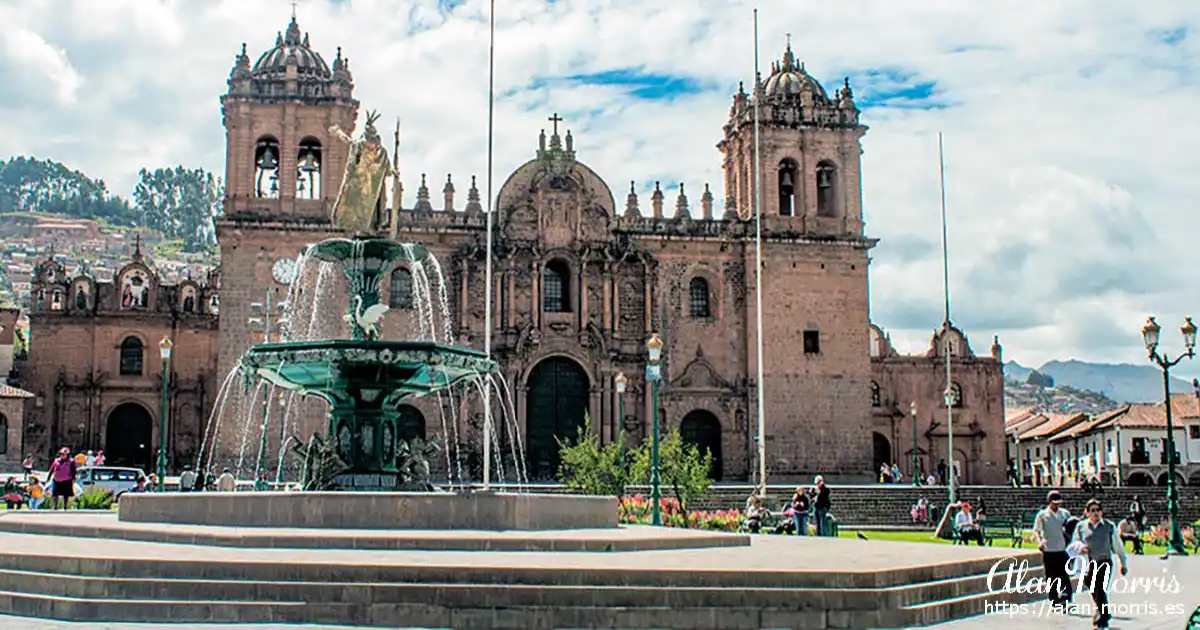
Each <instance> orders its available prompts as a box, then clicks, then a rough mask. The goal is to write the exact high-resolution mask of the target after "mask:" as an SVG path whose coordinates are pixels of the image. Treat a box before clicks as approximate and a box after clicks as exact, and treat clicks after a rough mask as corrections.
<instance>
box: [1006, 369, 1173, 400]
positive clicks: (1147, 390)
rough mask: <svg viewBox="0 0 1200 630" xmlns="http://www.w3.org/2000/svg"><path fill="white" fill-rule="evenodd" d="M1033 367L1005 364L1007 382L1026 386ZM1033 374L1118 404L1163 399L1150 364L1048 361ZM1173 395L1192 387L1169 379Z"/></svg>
mask: <svg viewBox="0 0 1200 630" xmlns="http://www.w3.org/2000/svg"><path fill="white" fill-rule="evenodd" d="M1034 371H1035V370H1034V368H1028V367H1025V366H1023V365H1021V364H1019V363H1017V362H1016V361H1009V362H1008V363H1005V364H1004V377H1005V380H1008V381H1016V382H1017V383H1022V384H1023V383H1025V382H1026V381H1027V380H1028V379H1029V375H1030V373H1032V372H1034ZM1036 371H1038V372H1041V373H1042V374H1045V375H1046V376H1049V377H1051V378H1053V379H1054V384H1055V385H1057V386H1059V387H1069V388H1073V389H1077V390H1083V391H1092V392H1097V393H1100V394H1103V395H1104V396H1106V397H1108V398H1111V399H1113V400H1116V401H1118V402H1158V401H1161V400H1162V398H1163V389H1162V387H1163V386H1162V371H1161V370H1159V369H1158V368H1156V367H1154V366H1152V365H1130V364H1128V363H1122V364H1113V363H1089V362H1087V361H1078V360H1075V359H1072V360H1070V361H1049V362H1047V363H1045V364H1044V365H1042V366H1041V367H1039V368H1036ZM1171 391H1172V392H1189V391H1192V384H1191V383H1190V382H1188V381H1186V380H1184V379H1181V378H1174V377H1172V378H1171Z"/></svg>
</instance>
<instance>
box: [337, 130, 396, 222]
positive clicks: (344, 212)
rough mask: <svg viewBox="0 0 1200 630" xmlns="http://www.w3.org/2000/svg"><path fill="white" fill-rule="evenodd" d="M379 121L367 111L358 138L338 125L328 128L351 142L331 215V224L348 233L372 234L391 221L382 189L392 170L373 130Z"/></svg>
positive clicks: (381, 144) (392, 172) (385, 151)
mask: <svg viewBox="0 0 1200 630" xmlns="http://www.w3.org/2000/svg"><path fill="white" fill-rule="evenodd" d="M378 120H379V114H378V112H374V111H370V112H367V125H366V128H365V129H364V130H363V135H362V138H360V139H358V140H355V139H354V138H351V137H350V136H348V135H346V132H344V131H342V129H341V127H338V126H337V125H334V126H332V127H330V128H329V132H330V133H332V134H334V135H335V136H337V137H338V138H341V139H342V141H343V142H346V143H347V144H349V145H350V156H349V158H348V159H347V161H346V174H345V176H344V177H343V178H342V186H341V188H340V189H339V190H338V196H337V200H336V201H335V202H334V203H333V213H332V217H331V218H332V220H333V224H334V226H336V227H338V228H341V229H342V230H345V231H346V232H347V233H349V234H350V235H351V236H369V235H374V234H377V233H379V232H380V231H382V230H384V229H386V228H387V227H388V225H389V223H390V222H389V220H388V219H389V217H388V211H387V203H386V199H385V195H384V190H385V188H386V183H387V179H388V177H391V176H393V175H394V174H395V171H394V170H393V168H392V164H391V162H389V161H388V154H387V149H385V148H384V147H383V142H382V141H381V139H380V137H379V132H378V131H376V130H375V122H376V121H378Z"/></svg>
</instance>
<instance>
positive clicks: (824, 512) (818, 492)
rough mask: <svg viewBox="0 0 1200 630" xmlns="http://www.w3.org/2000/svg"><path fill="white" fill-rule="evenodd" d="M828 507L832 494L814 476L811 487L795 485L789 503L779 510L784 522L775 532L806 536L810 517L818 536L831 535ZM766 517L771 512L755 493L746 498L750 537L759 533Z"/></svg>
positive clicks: (823, 479)
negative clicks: (781, 512) (794, 490)
mask: <svg viewBox="0 0 1200 630" xmlns="http://www.w3.org/2000/svg"><path fill="white" fill-rule="evenodd" d="M831 506H832V495H831V493H830V491H829V486H827V485H825V478H824V477H822V476H820V475H818V476H817V477H816V478H815V479H813V485H812V487H810V488H805V487H803V486H797V488H796V492H795V493H794V494H793V495H792V499H791V501H789V502H788V503H787V505H786V506H785V507H784V509H783V516H784V519H785V520H784V521H783V522H782V523H781V524H780V527H779V528H778V533H781V534H786V533H793V534H795V535H797V536H807V535H808V523H809V519H810V518H812V519H813V520H815V522H816V523H815V524H816V534H817V535H818V536H832V535H833V532H832V528H831V527H830V524H829V508H830V507H831ZM770 515H771V511H770V510H769V509H767V507H766V506H764V505H763V503H762V499H761V498H760V497H759V493H758V492H757V491H756V492H754V493H752V494H751V495H750V497H749V498H747V499H746V523H745V527H746V529H747V531H749V532H751V533H754V534H757V533H759V532H760V531H762V527H763V522H764V521H765V520H766V519H767V517H769V516H770Z"/></svg>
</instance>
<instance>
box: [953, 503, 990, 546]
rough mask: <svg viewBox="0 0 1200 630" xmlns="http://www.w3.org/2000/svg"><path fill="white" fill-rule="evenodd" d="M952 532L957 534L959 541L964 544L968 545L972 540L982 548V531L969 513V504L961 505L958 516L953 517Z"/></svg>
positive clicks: (973, 516)
mask: <svg viewBox="0 0 1200 630" xmlns="http://www.w3.org/2000/svg"><path fill="white" fill-rule="evenodd" d="M954 530H955V531H957V532H958V538H959V540H961V541H963V542H964V543H970V542H971V541H972V540H974V541H975V542H977V543H979V546H980V547H982V546H983V530H982V529H980V528H979V523H977V522H975V515H974V514H972V513H971V504H970V503H964V504H962V509H960V510H959V511H958V515H957V516H955V517H954Z"/></svg>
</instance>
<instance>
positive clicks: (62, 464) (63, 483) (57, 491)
mask: <svg viewBox="0 0 1200 630" xmlns="http://www.w3.org/2000/svg"><path fill="white" fill-rule="evenodd" d="M78 466H79V464H78V462H77V461H76V460H74V459H72V458H71V450H70V449H68V448H67V447H65V446H64V447H62V448H60V449H58V459H56V460H54V463H53V464H50V473H49V475H48V476H49V478H50V479H51V480H52V481H53V482H54V491H53V493H52V494H51V497H50V507H51V509H54V508H55V507H56V506H58V505H59V499H62V509H64V510H65V509H67V508H69V507H70V505H71V499H72V498H74V497H75V476H76V474H77V472H78Z"/></svg>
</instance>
